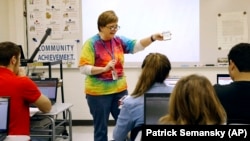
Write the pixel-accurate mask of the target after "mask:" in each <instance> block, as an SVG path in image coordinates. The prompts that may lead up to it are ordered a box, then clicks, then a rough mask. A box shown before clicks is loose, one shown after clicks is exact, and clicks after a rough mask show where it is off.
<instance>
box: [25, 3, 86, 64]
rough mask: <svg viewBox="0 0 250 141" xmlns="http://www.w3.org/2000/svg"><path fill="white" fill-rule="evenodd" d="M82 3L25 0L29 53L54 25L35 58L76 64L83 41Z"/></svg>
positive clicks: (43, 60) (42, 60) (29, 54)
mask: <svg viewBox="0 0 250 141" xmlns="http://www.w3.org/2000/svg"><path fill="white" fill-rule="evenodd" d="M80 5H81V1H80V0H26V7H27V34H28V35H27V40H28V57H31V56H32V54H33V53H34V51H35V49H36V48H38V47H39V44H40V42H41V40H42V39H43V38H44V36H45V34H46V30H47V29H48V28H51V34H50V35H49V36H48V37H47V38H46V40H45V41H44V43H43V44H41V46H40V47H39V51H38V54H37V55H36V57H35V58H34V61H37V62H54V61H57V60H62V62H63V67H64V68H76V67H77V63H78V61H77V59H78V52H79V48H80V47H81V44H82V42H81V37H82V35H81V11H80V8H81V6H80Z"/></svg>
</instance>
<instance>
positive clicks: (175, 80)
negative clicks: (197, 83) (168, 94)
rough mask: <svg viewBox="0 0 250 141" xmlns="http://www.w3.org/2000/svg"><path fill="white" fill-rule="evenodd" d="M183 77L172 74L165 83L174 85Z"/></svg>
mask: <svg viewBox="0 0 250 141" xmlns="http://www.w3.org/2000/svg"><path fill="white" fill-rule="evenodd" d="M180 78H181V77H176V76H173V77H172V76H170V77H168V78H167V79H165V81H164V83H165V84H166V85H168V86H172V87H174V86H175V84H176V83H177V82H178V81H179V79H180Z"/></svg>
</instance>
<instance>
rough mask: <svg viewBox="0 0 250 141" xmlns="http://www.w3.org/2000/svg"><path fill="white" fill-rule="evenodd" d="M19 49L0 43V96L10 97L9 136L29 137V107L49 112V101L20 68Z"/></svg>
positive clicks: (10, 43) (7, 43)
mask: <svg viewBox="0 0 250 141" xmlns="http://www.w3.org/2000/svg"><path fill="white" fill-rule="evenodd" d="M20 56H21V51H20V48H19V47H18V46H17V45H16V44H15V43H12V42H8V41H6V42H1V43H0V88H1V89H0V96H10V119H9V135H28V136H29V135H30V113H29V105H30V103H34V105H36V106H37V107H38V108H39V110H40V111H42V112H49V111H50V110H51V102H50V100H49V99H48V98H47V97H46V96H44V95H43V94H41V92H40V91H39V89H38V88H37V86H36V84H35V83H34V82H33V81H32V80H31V79H30V78H29V77H26V76H25V71H24V70H23V69H21V68H20Z"/></svg>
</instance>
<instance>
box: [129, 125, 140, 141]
mask: <svg viewBox="0 0 250 141" xmlns="http://www.w3.org/2000/svg"><path fill="white" fill-rule="evenodd" d="M142 129H143V125H142V124H141V125H139V126H137V127H135V128H133V129H132V130H131V133H130V141H140V140H141V136H142V134H141V131H142ZM139 135H140V136H139Z"/></svg>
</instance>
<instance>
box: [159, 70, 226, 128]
mask: <svg viewBox="0 0 250 141" xmlns="http://www.w3.org/2000/svg"><path fill="white" fill-rule="evenodd" d="M159 123H160V124H173V125H217V124H225V123H226V112H225V110H224V108H223V106H222V105H221V103H220V101H219V99H218V97H217V96H216V93H215V91H214V88H213V86H212V84H211V82H210V81H209V80H208V79H207V78H206V77H204V76H200V75H196V74H191V75H188V76H186V77H182V78H181V79H180V80H179V81H178V82H177V84H176V85H175V87H174V90H173V91H172V93H171V95H170V100H169V113H168V114H166V115H165V116H163V117H161V118H160V119H159Z"/></svg>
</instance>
